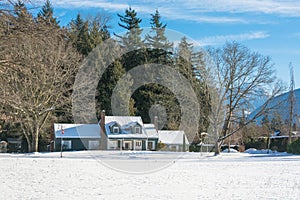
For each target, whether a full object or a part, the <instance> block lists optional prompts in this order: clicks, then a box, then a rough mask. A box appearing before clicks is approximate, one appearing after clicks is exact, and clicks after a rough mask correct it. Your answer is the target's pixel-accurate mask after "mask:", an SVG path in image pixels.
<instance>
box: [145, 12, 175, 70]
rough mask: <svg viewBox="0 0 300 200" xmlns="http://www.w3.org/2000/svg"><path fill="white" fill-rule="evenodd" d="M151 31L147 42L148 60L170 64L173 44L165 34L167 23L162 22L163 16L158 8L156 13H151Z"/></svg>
mask: <svg viewBox="0 0 300 200" xmlns="http://www.w3.org/2000/svg"><path fill="white" fill-rule="evenodd" d="M150 24H151V29H152V30H151V33H152V34H148V35H147V36H146V44H147V47H148V48H150V49H151V50H149V51H150V52H149V54H150V55H149V57H150V58H148V60H150V62H155V63H160V64H170V63H172V61H171V59H172V58H171V55H172V53H171V50H172V48H173V44H172V43H170V42H169V41H168V39H167V37H166V36H165V29H166V26H167V25H166V24H163V23H162V22H161V16H160V14H159V12H158V10H156V12H155V14H151V19H150Z"/></svg>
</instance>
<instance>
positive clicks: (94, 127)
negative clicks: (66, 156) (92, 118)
mask: <svg viewBox="0 0 300 200" xmlns="http://www.w3.org/2000/svg"><path fill="white" fill-rule="evenodd" d="M100 139H101V136H100V126H99V124H54V141H53V142H54V151H60V149H61V148H63V150H69V151H71V150H97V149H100Z"/></svg>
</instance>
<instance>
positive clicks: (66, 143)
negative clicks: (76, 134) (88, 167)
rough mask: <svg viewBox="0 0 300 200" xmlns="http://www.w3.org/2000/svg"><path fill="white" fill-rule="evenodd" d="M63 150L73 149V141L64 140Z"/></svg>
mask: <svg viewBox="0 0 300 200" xmlns="http://www.w3.org/2000/svg"><path fill="white" fill-rule="evenodd" d="M62 146H63V149H67V150H70V149H72V140H62Z"/></svg>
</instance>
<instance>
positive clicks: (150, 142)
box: [148, 141, 155, 150]
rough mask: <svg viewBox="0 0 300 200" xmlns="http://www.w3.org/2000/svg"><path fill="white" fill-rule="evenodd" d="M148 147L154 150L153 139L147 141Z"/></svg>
mask: <svg viewBox="0 0 300 200" xmlns="http://www.w3.org/2000/svg"><path fill="white" fill-rule="evenodd" d="M148 149H149V150H155V142H154V141H148Z"/></svg>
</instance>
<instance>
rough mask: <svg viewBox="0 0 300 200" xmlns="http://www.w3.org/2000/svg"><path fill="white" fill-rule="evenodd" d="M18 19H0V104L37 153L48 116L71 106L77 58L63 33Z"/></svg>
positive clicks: (29, 19) (0, 16)
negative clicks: (66, 106) (58, 109)
mask: <svg viewBox="0 0 300 200" xmlns="http://www.w3.org/2000/svg"><path fill="white" fill-rule="evenodd" d="M21 12H23V11H21ZM22 14H24V15H23V16H22V17H19V16H15V15H13V14H11V13H10V12H5V11H3V12H1V14H0V41H1V44H0V50H1V55H0V74H1V77H0V84H1V86H0V95H1V98H0V103H1V104H2V105H3V107H5V108H6V109H5V112H6V114H7V115H10V116H14V118H15V119H17V120H18V122H19V123H20V124H21V127H22V132H23V134H24V136H25V138H26V140H27V143H28V151H30V152H31V151H35V152H37V151H38V144H39V137H40V134H41V131H42V130H43V127H44V126H45V123H46V122H47V119H48V118H49V116H50V115H51V112H53V111H55V109H56V108H59V107H62V106H63V105H67V104H68V102H69V101H70V92H69V91H70V90H71V86H72V81H73V78H74V75H75V73H76V70H77V66H78V63H79V55H78V54H77V53H76V51H75V50H74V49H73V47H72V45H69V44H68V42H67V40H66V37H65V33H64V31H63V30H61V29H59V28H57V27H56V28H55V27H51V26H48V25H47V24H43V23H37V22H36V21H35V20H34V19H33V18H32V17H31V15H30V14H28V13H25V11H24V13H22Z"/></svg>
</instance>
